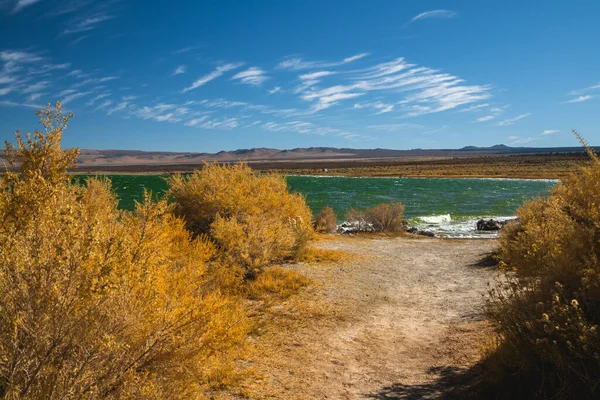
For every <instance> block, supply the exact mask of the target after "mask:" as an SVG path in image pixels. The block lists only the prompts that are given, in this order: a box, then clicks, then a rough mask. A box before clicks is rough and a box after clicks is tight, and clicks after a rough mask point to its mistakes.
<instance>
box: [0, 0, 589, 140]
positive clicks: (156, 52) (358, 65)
mask: <svg viewBox="0 0 600 400" xmlns="http://www.w3.org/2000/svg"><path fill="white" fill-rule="evenodd" d="M599 17H600V2H598V1H577V2H566V1H558V0H556V1H553V0H550V1H544V2H528V1H525V2H524V1H504V2H487V1H452V2H451V1H400V0H374V1H366V0H362V1H357V0H344V1H333V0H332V1H324V0H320V1H312V0H304V1H300V0H286V1H281V0H261V1H250V0H246V1H240V0H235V1H229V0H214V1H171V2H163V1H153V0H147V1H133V0H106V1H94V0H61V1H57V0H0V139H2V140H12V138H13V133H14V131H15V130H16V129H21V130H24V131H27V130H33V129H34V128H35V127H36V126H37V125H36V124H37V122H36V118H35V116H34V110H35V108H38V107H40V106H42V105H44V104H46V103H48V102H54V101H56V100H61V101H63V103H64V107H65V109H67V110H69V111H72V112H73V113H75V118H74V119H73V120H72V122H71V124H70V125H69V128H68V130H67V132H66V133H65V138H64V144H65V145H66V146H79V147H81V148H94V149H140V150H165V151H197V152H203V151H206V152H215V151H220V150H234V149H239V148H251V147H275V148H281V149H284V148H294V147H310V146H334V147H353V148H395V149H412V148H459V147H462V146H466V145H477V146H490V145H494V144H498V143H504V144H507V145H512V146H536V147H549V146H576V145H577V142H576V140H575V139H574V137H573V135H572V134H571V133H570V130H571V129H572V128H576V129H578V130H579V131H580V132H581V133H582V134H583V135H584V136H585V137H586V138H587V140H588V141H589V142H590V143H591V144H594V145H599V144H600V133H599V132H598V116H599V115H600V113H599V111H600V70H599V69H598V65H599V64H600V52H598V51H597V50H598V39H599V38H600V24H598V22H597V21H598V19H599Z"/></svg>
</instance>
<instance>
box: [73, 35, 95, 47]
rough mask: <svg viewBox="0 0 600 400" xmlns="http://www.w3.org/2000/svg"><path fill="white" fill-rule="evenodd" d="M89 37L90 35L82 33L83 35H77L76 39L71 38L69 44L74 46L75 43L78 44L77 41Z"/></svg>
mask: <svg viewBox="0 0 600 400" xmlns="http://www.w3.org/2000/svg"><path fill="white" fill-rule="evenodd" d="M89 37H90V35H83V36H80V37H78V38H77V39H75V40H71V42H70V43H69V45H71V46H75V45H76V44H78V43H79V42H81V41H82V40H85V39H87V38H89Z"/></svg>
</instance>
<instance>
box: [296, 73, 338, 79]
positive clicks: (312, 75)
mask: <svg viewBox="0 0 600 400" xmlns="http://www.w3.org/2000/svg"><path fill="white" fill-rule="evenodd" d="M335 74H336V73H335V72H333V71H317V72H311V73H310V74H304V75H300V79H302V80H303V81H314V80H317V79H319V78H324V77H326V76H329V75H335Z"/></svg>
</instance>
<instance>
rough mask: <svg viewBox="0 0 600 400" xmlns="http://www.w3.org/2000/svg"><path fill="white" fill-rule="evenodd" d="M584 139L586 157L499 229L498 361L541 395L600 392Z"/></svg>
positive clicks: (598, 247) (598, 178)
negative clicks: (514, 220)
mask: <svg viewBox="0 0 600 400" xmlns="http://www.w3.org/2000/svg"><path fill="white" fill-rule="evenodd" d="M576 135H577V133H576ZM578 137H579V138H580V139H581V137H580V136H579V135H578ZM581 141H582V143H583V145H584V146H585V147H586V149H587V150H588V154H589V156H590V158H591V161H592V162H591V164H590V165H589V166H585V167H582V168H581V169H580V170H579V172H578V173H577V174H573V175H571V176H570V177H569V178H567V179H565V180H564V181H563V182H562V183H559V184H558V185H557V186H556V187H555V188H554V190H553V191H552V193H551V195H550V196H549V197H547V198H538V199H537V200H534V201H531V202H528V203H526V204H524V206H523V207H521V208H520V209H519V210H518V211H517V215H518V217H519V221H518V223H513V224H511V225H509V226H508V227H506V228H505V230H504V232H503V233H502V235H501V238H500V243H501V245H500V259H501V260H502V263H501V265H503V267H504V268H505V270H506V272H507V277H506V279H505V280H504V282H503V283H502V284H501V285H500V286H498V287H497V288H495V289H494V290H492V292H491V297H490V301H489V304H488V314H489V316H490V317H491V319H492V320H493V321H494V322H495V324H496V326H497V328H498V330H499V333H500V335H501V337H502V339H503V340H502V354H504V355H505V356H504V358H503V360H502V362H503V363H504V364H505V365H506V368H507V369H509V370H511V368H512V371H513V372H514V371H518V373H519V374H522V375H527V376H531V377H533V378H532V379H534V380H535V384H533V385H532V391H533V392H532V393H534V394H536V395H538V396H541V397H558V398H570V397H578V398H588V397H589V398H591V397H597V396H599V395H600V388H599V385H600V328H599V324H600V201H598V199H600V160H599V159H598V157H597V156H596V154H594V152H593V151H592V150H591V149H590V148H589V147H588V146H587V144H586V143H585V141H583V139H581Z"/></svg>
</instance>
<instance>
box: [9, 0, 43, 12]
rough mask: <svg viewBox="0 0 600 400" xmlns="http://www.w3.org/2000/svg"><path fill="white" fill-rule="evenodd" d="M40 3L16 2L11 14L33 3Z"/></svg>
mask: <svg viewBox="0 0 600 400" xmlns="http://www.w3.org/2000/svg"><path fill="white" fill-rule="evenodd" d="M40 1H41V0H18V1H17V3H16V4H15V7H14V8H13V10H12V12H13V13H15V14H16V13H18V12H19V11H21V10H23V9H24V8H27V7H29V6H31V5H34V4H35V3H38V2H40Z"/></svg>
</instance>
